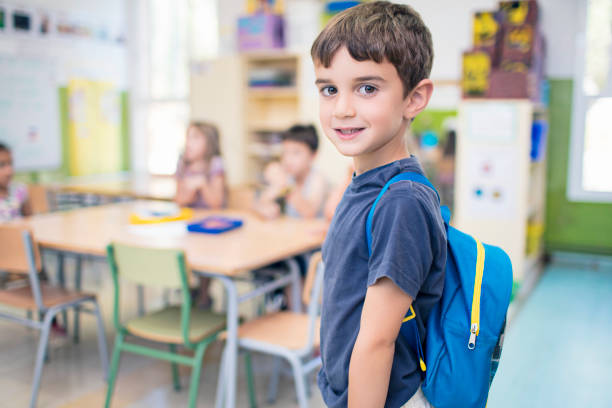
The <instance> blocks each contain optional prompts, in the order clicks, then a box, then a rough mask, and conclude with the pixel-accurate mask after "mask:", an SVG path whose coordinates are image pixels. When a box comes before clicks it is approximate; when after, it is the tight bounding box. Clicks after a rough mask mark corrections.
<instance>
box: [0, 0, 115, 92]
mask: <svg viewBox="0 0 612 408" xmlns="http://www.w3.org/2000/svg"><path fill="white" fill-rule="evenodd" d="M125 1H126V0H105V1H97V0H86V1H83V0H54V1H53V2H50V1H48V0H18V1H14V2H6V3H4V2H3V4H5V5H6V6H9V7H10V8H20V9H25V10H27V11H31V12H32V13H33V14H34V22H36V18H37V16H38V13H39V11H45V12H50V13H52V14H53V16H55V17H61V16H70V17H71V18H72V17H74V18H76V19H77V20H83V21H87V22H88V23H93V24H94V25H96V26H97V25H103V26H104V27H107V28H109V31H110V34H111V35H113V34H114V33H116V32H120V31H122V29H123V27H124V26H125V25H124V24H125ZM0 53H2V54H8V55H12V56H17V57H18V56H24V57H26V56H27V57H36V58H41V59H44V60H48V61H49V62H50V63H51V64H54V65H55V66H56V69H57V78H56V79H57V82H58V84H59V85H64V84H66V82H67V81H68V80H69V79H70V78H74V77H78V78H88V79H94V80H106V81H111V82H113V83H115V84H117V86H119V87H122V88H125V87H127V75H126V69H127V68H126V67H127V64H126V59H127V51H126V47H125V46H123V45H118V44H116V43H113V42H110V41H101V40H96V39H89V38H88V39H84V38H78V37H66V36H63V37H62V36H58V35H54V34H52V35H50V36H48V37H41V36H39V35H38V34H37V33H32V34H27V35H26V34H17V33H14V34H5V35H0Z"/></svg>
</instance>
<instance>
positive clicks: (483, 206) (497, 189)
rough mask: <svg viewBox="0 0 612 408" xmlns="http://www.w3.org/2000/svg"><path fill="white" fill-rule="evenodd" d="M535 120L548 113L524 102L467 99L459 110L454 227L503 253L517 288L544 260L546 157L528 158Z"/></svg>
mask: <svg viewBox="0 0 612 408" xmlns="http://www.w3.org/2000/svg"><path fill="white" fill-rule="evenodd" d="M536 118H537V119H538V120H546V110H545V109H544V108H542V107H540V106H537V105H534V104H533V103H532V102H530V101H528V100H483V99H481V100H475V99H474V100H469V99H468V100H464V101H462V102H461V104H460V106H459V128H458V134H457V153H456V174H455V180H456V186H455V214H454V219H453V223H454V225H455V226H456V227H458V228H459V229H461V230H463V231H465V232H467V233H469V234H472V235H474V236H475V237H478V238H479V239H481V240H482V241H483V242H486V243H488V244H492V245H497V246H499V247H501V248H503V249H504V250H505V251H506V252H507V253H508V254H509V256H510V258H511V260H512V265H513V269H514V280H515V282H517V283H519V284H520V283H521V282H523V281H524V280H525V279H526V278H528V275H529V274H531V273H534V272H537V270H538V269H539V268H540V266H541V262H540V261H541V258H542V244H541V239H542V237H541V235H542V234H541V230H542V226H543V223H544V220H545V214H544V211H545V191H546V159H545V156H546V155H545V154H543V155H542V158H541V159H540V160H539V161H532V159H531V157H530V151H531V147H532V146H531V143H532V125H533V122H534V119H536ZM544 143H545V142H544ZM528 231H529V235H530V237H529V240H528Z"/></svg>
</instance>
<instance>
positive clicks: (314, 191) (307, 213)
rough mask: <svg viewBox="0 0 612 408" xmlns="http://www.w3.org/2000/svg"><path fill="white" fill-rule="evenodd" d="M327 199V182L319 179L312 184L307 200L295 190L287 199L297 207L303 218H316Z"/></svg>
mask: <svg viewBox="0 0 612 408" xmlns="http://www.w3.org/2000/svg"><path fill="white" fill-rule="evenodd" d="M324 199H325V181H324V180H323V179H322V178H320V177H318V178H315V179H314V180H313V182H312V186H311V189H310V197H308V198H305V197H303V196H302V194H301V192H300V191H298V190H297V189H294V190H293V191H292V192H291V194H289V197H288V199H287V202H288V203H290V204H291V205H292V206H294V207H295V209H296V210H297V212H298V213H299V214H300V216H301V217H302V218H315V217H316V216H317V215H318V212H319V210H320V209H321V207H322V206H323V200H324Z"/></svg>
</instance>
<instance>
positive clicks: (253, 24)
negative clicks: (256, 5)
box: [238, 13, 285, 51]
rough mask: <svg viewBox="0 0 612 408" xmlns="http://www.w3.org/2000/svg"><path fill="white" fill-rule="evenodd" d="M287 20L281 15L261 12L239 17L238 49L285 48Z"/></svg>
mask: <svg viewBox="0 0 612 408" xmlns="http://www.w3.org/2000/svg"><path fill="white" fill-rule="evenodd" d="M284 26H285V22H284V19H283V17H282V16H281V15H278V14H266V13H259V14H254V15H251V16H244V17H240V18H239V19H238V49H239V50H240V51H255V50H262V49H273V48H283V47H284V46H285V27H284Z"/></svg>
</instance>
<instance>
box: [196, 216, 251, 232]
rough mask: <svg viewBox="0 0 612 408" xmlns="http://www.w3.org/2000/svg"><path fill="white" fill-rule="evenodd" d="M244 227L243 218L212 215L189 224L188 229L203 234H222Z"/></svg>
mask: <svg viewBox="0 0 612 408" xmlns="http://www.w3.org/2000/svg"><path fill="white" fill-rule="evenodd" d="M240 227H242V220H240V219H237V218H227V217H221V216H211V217H206V218H204V219H201V220H200V221H196V222H193V223H190V224H188V225H187V231H189V232H200V233H203V234H221V233H223V232H227V231H231V230H233V229H236V228H240Z"/></svg>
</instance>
